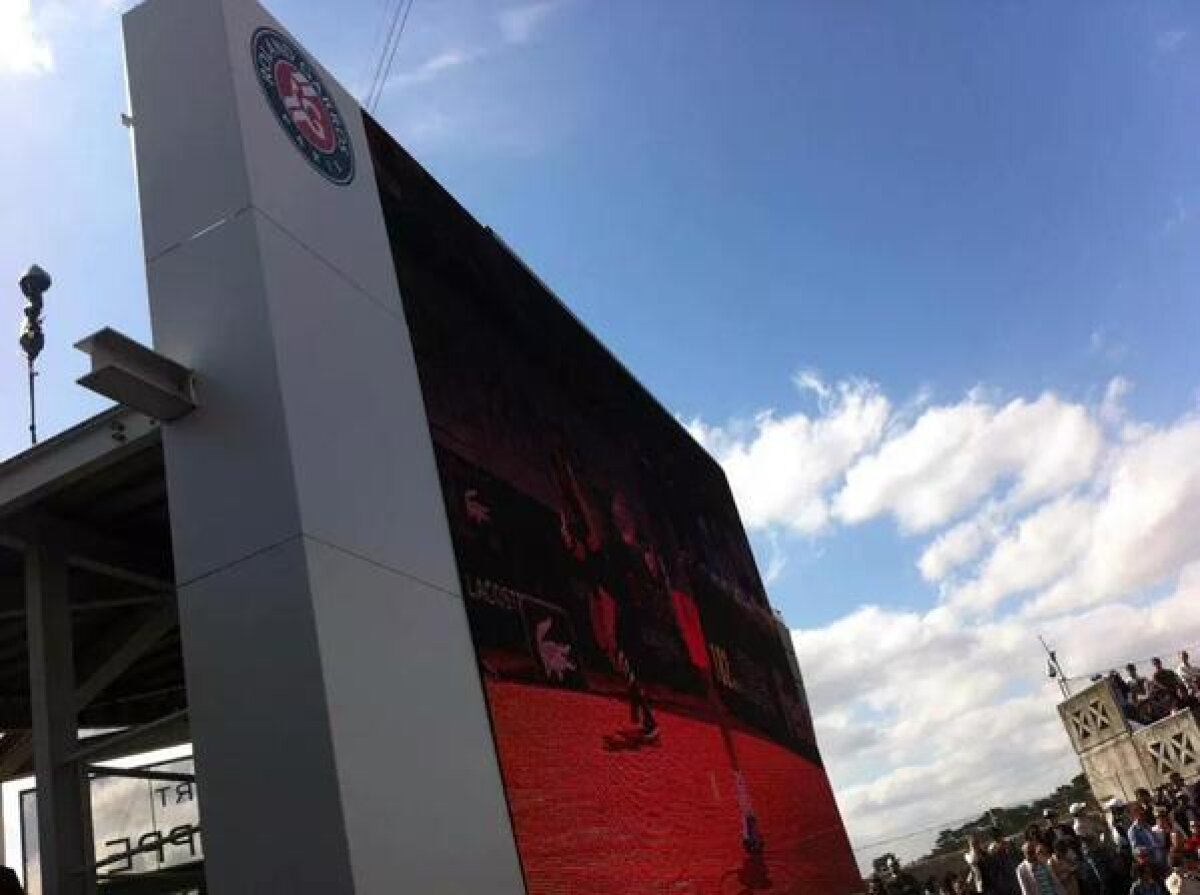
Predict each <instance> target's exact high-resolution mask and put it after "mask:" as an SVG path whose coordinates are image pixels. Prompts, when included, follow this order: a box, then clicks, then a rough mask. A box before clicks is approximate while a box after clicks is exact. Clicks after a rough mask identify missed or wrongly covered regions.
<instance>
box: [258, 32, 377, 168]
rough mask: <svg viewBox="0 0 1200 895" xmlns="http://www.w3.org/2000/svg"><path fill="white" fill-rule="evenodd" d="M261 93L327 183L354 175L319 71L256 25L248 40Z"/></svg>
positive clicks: (345, 137)
mask: <svg viewBox="0 0 1200 895" xmlns="http://www.w3.org/2000/svg"><path fill="white" fill-rule="evenodd" d="M250 48H251V52H252V53H253V56H254V70H255V72H256V73H257V74H258V83H259V84H260V85H261V86H262V89H263V95H265V96H266V98H267V102H268V103H269V104H270V106H271V111H273V112H274V113H275V119H276V120H277V121H278V122H279V124H280V126H281V127H282V128H283V131H284V133H286V134H287V135H288V139H289V140H291V141H292V145H294V146H295V147H296V149H297V150H298V151H299V152H300V154H301V155H302V156H304V158H305V159H306V160H307V161H308V163H309V164H310V165H312V166H313V167H314V168H316V169H317V170H318V171H319V172H321V175H322V176H323V177H324V178H325V179H326V180H328V181H330V182H331V183H336V184H338V185H339V186H345V185H346V184H348V183H349V182H350V181H352V180H353V179H354V147H353V146H352V145H351V143H350V132H349V131H348V130H347V129H346V122H345V121H344V120H343V118H342V115H341V113H340V112H338V108H337V105H336V104H335V103H334V101H333V97H332V96H330V95H329V91H328V90H326V89H325V84H324V82H323V81H322V80H321V75H320V72H318V71H317V67H316V66H315V65H313V64H312V62H311V61H310V60H309V58H308V57H307V56H305V55H304V53H303V52H301V50H300V48H299V47H297V46H296V45H295V44H294V43H292V41H291V40H290V39H288V38H287V37H285V36H284V35H282V34H280V33H279V32H278V31H276V30H275V29H274V28H259V29H258V30H257V31H255V32H254V36H253V37H252V38H251V39H250Z"/></svg>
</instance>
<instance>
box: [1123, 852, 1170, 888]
mask: <svg viewBox="0 0 1200 895" xmlns="http://www.w3.org/2000/svg"><path fill="white" fill-rule="evenodd" d="M1129 895H1167V890H1166V889H1165V888H1164V887H1163V884H1162V882H1160V881H1159V875H1158V873H1156V872H1155V870H1154V864H1153V862H1152V861H1151V860H1150V852H1149V850H1147V849H1145V848H1135V849H1134V850H1133V885H1131V886H1130V887H1129Z"/></svg>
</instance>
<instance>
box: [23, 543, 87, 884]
mask: <svg viewBox="0 0 1200 895" xmlns="http://www.w3.org/2000/svg"><path fill="white" fill-rule="evenodd" d="M25 597H26V601H27V605H26V611H27V613H28V621H27V627H28V631H29V691H30V699H31V703H32V706H31V707H32V716H33V756H34V762H33V763H34V775H35V777H36V779H37V821H38V846H39V850H40V853H41V876H42V892H43V893H45V895H94V893H95V891H96V879H95V877H94V875H92V874H90V873H88V874H79V873H76V872H74V871H76V870H77V869H78V868H79V867H86V866H89V865H91V863H92V862H93V860H94V846H93V844H92V823H91V821H92V818H91V799H90V791H89V784H88V782H87V778H86V776H85V774H84V771H83V767H82V765H80V764H77V763H74V762H72V761H71V760H70V759H71V753H72V751H73V750H74V749H75V744H76V742H77V741H78V738H79V730H78V726H77V714H78V713H77V711H76V708H75V661H74V649H73V644H72V641H71V606H70V593H69V591H68V585H67V558H66V555H65V553H63V552H62V551H61V550H60V549H59V548H58V547H57V546H56V545H54V544H53V543H52V542H50V541H37V542H35V543H33V544H31V545H30V546H29V548H28V549H27V550H26V553H25Z"/></svg>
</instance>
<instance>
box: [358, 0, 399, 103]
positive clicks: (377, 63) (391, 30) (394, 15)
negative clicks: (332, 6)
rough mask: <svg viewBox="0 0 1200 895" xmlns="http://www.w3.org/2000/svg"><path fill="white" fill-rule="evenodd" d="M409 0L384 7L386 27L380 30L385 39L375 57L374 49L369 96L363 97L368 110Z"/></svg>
mask: <svg viewBox="0 0 1200 895" xmlns="http://www.w3.org/2000/svg"><path fill="white" fill-rule="evenodd" d="M406 2H407V0H387V5H386V6H385V7H384V16H383V22H384V27H383V28H381V29H380V35H381V36H382V37H383V42H382V44H380V45H379V46H378V55H375V50H374V49H372V51H371V52H372V58H373V59H374V66H373V68H372V71H371V83H370V85H369V86H368V87H367V94H366V96H365V97H363V106H364V107H365V108H367V109H370V108H371V107H372V104H373V102H374V98H375V92H376V90H377V89H378V87H379V80H380V77H381V74H382V72H383V66H384V63H385V62H386V61H387V57H388V52H389V49H390V48H391V45H392V38H393V37H395V34H396V29H397V28H399V27H400V19H401V18H402V16H403V13H404V5H405V3H406Z"/></svg>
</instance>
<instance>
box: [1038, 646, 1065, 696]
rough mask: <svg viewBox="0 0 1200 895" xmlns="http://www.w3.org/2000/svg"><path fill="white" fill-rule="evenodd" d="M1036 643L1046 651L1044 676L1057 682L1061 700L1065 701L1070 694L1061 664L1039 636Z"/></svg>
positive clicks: (1055, 654)
mask: <svg viewBox="0 0 1200 895" xmlns="http://www.w3.org/2000/svg"><path fill="white" fill-rule="evenodd" d="M1038 643H1040V644H1041V645H1042V649H1044V650H1045V651H1046V676H1047V677H1052V678H1054V679H1055V680H1056V681H1058V689H1059V690H1061V691H1062V695H1063V699H1066V698H1067V697H1068V696H1070V695H1071V694H1070V692H1069V691H1068V689H1067V673H1066V672H1065V671H1063V667H1062V663H1061V662H1059V661H1058V653H1056V652H1055V651H1054V650H1052V649H1050V647H1049V646H1048V645H1047V643H1046V638H1044V637H1043V636H1042V635H1041V634H1039V635H1038Z"/></svg>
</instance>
